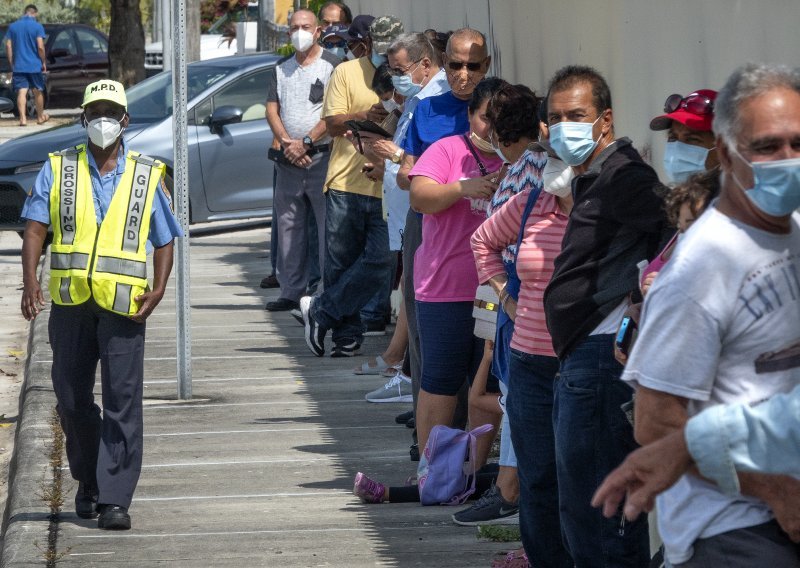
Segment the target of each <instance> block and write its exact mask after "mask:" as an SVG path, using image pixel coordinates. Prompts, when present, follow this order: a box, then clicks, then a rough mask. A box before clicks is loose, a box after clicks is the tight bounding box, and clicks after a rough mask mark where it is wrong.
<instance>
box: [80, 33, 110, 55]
mask: <svg viewBox="0 0 800 568" xmlns="http://www.w3.org/2000/svg"><path fill="white" fill-rule="evenodd" d="M75 35H76V36H77V37H78V43H80V44H81V50H82V51H83V54H84V55H92V54H98V55H105V54H106V52H107V51H108V46H107V45H106V44H105V42H104V41H103V40H102V38H101V37H100V36H98V35H95V34H93V33H92V32H89V31H86V30H75Z"/></svg>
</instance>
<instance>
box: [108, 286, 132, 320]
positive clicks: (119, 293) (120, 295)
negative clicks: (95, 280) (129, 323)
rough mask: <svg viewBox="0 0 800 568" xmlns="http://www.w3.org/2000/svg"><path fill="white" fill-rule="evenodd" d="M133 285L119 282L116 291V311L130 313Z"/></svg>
mask: <svg viewBox="0 0 800 568" xmlns="http://www.w3.org/2000/svg"><path fill="white" fill-rule="evenodd" d="M132 288H133V287H132V286H131V285H129V284H120V283H119V282H117V284H116V290H115V292H114V304H113V306H114V309H113V311H115V312H121V313H128V310H129V307H130V305H131V289H132Z"/></svg>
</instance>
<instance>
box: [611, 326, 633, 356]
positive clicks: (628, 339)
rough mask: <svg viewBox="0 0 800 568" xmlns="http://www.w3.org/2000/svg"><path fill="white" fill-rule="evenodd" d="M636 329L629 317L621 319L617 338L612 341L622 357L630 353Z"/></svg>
mask: <svg viewBox="0 0 800 568" xmlns="http://www.w3.org/2000/svg"><path fill="white" fill-rule="evenodd" d="M637 329H638V326H637V325H636V322H635V321H634V320H633V318H631V316H625V317H624V318H622V323H621V324H619V330H618V331H617V337H616V338H615V339H614V343H615V344H616V345H617V349H619V350H620V351H621V352H622V354H623V355H628V354H629V353H630V351H631V348H632V347H633V342H634V341H636V331H637Z"/></svg>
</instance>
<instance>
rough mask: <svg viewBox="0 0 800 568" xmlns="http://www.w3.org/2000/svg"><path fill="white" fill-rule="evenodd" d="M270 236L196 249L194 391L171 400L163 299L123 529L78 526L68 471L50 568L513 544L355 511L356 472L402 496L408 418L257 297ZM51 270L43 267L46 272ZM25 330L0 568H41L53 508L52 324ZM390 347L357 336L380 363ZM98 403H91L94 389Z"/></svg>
mask: <svg viewBox="0 0 800 568" xmlns="http://www.w3.org/2000/svg"><path fill="white" fill-rule="evenodd" d="M265 232H266V231H265V230H264V229H257V230H249V231H241V232H229V233H224V234H216V235H206V236H200V237H192V253H191V256H192V276H191V282H192V311H191V318H192V348H193V360H192V364H193V374H194V380H193V394H194V398H193V400H192V401H189V402H177V401H176V400H175V399H176V359H175V302H174V291H173V288H172V286H170V287H169V291H168V294H167V296H166V297H165V299H164V301H163V302H162V304H161V305H160V306H159V308H158V309H157V310H156V312H155V313H154V315H153V316H151V318H150V320H149V324H148V330H147V351H146V355H145V369H146V371H145V385H144V386H145V398H146V402H145V404H146V406H145V413H144V419H145V459H144V469H143V472H142V477H141V481H140V483H139V487H138V490H137V493H136V495H135V497H134V502H133V504H132V506H131V511H130V512H131V516H132V519H133V529H132V530H131V531H128V532H123V533H112V532H105V531H99V530H98V529H97V528H96V521H86V520H82V519H79V518H78V517H76V516H75V514H74V511H73V505H72V498H73V496H74V491H75V484H74V482H73V481H72V479H71V478H70V477H69V474H68V472H66V471H65V472H64V474H65V484H64V485H65V503H64V506H63V509H62V512H61V513H60V514H59V515H58V524H57V528H58V532H57V542H56V551H57V557H58V559H59V565H63V566H78V565H80V566H113V565H125V566H136V567H149V566H163V565H169V566H170V567H173V566H174V567H184V566H186V567H190V566H191V567H198V566H201V567H204V566H210V567H212V566H213V567H216V566H237V567H241V566H247V567H249V566H290V567H293V566H343V567H344V566H348V567H349V566H437V567H438V566H442V567H447V566H453V567H456V566H459V567H461V566H476V567H480V566H488V565H489V564H490V563H491V560H492V559H493V558H495V557H496V556H495V554H497V553H498V552H500V551H506V550H509V549H510V548H513V547H515V546H517V545H516V543H511V544H508V543H499V544H498V543H488V542H483V541H478V540H477V538H476V531H475V529H474V528H469V527H459V526H456V525H454V524H453V523H452V522H451V521H450V515H451V514H452V513H453V512H454V511H456V510H458V509H457V508H448V507H422V506H420V505H418V504H383V505H364V504H361V503H360V502H359V501H358V499H356V498H355V497H354V496H353V495H352V493H351V490H352V480H353V476H354V475H355V473H356V472H357V471H364V472H366V473H367V474H368V475H370V476H372V477H374V478H376V479H379V480H383V481H386V482H389V483H391V484H394V485H402V484H403V482H404V480H405V479H406V477H408V476H409V475H411V474H413V473H415V464H412V462H410V461H409V460H408V446H409V443H410V436H409V430H408V429H406V428H405V427H403V426H398V425H396V424H395V423H394V416H395V415H396V414H398V413H400V412H402V411H404V410H406V409H407V408H408V407H409V405H405V404H369V403H366V402H365V401H364V399H363V396H364V394H365V393H366V392H368V391H370V390H372V389H374V388H376V387H377V386H379V385H381V384H382V383H383V382H384V380H385V379H382V378H380V377H372V378H365V377H359V376H356V375H353V374H352V371H351V369H352V367H354V366H355V364H356V363H357V362H358V363H360V362H361V360H360V359H358V360H350V359H331V358H330V357H325V358H317V357H314V356H313V355H311V354H310V353H309V351H308V350H307V348H306V346H305V343H304V340H303V337H302V328H301V327H300V326H299V325H297V323H296V322H295V321H294V319H293V318H292V317H291V316H290V315H289V314H288V313H276V314H273V313H269V312H265V311H264V310H263V306H264V302H265V301H267V300H269V299H274V298H276V297H277V290H267V291H265V290H261V289H259V288H258V283H259V281H260V280H261V278H262V277H263V276H264V275H265V274H266V272H265V270H266V267H267V265H268V260H267V258H266V253H265V244H264V241H265ZM45 272H46V268H45ZM48 313H49V311H46V312H44V313H43V314H41V315H40V316H39V317H38V318H37V320H36V321H35V322H34V324H33V326H32V333H31V341H30V346H29V361H28V367H27V373H26V382H25V385H24V388H23V395H22V400H21V404H22V413H21V423H20V427H19V434H18V439H17V445H16V450H15V452H16V455H15V460H14V464H13V478H12V486H11V489H10V497H9V507H8V511H7V513H8V514H7V517H8V518H7V522H6V539H5V543H4V548H3V556H2V566H7V567H18V566H41V565H42V564H43V560H42V557H43V552H42V550H43V549H45V548H46V543H47V540H48V528H49V520H48V513H49V510H48V508H47V507H46V506H45V504H44V503H43V502H42V499H41V498H40V497H39V496H38V495H39V494H41V488H42V483H43V480H45V479H47V476H48V475H49V471H48V466H47V458H46V455H45V449H46V448H45V445H46V442H47V438H48V433H49V431H48V425H47V421H48V418H49V416H50V412H51V409H52V408H53V406H54V396H53V394H52V389H51V386H50V381H49V369H50V359H51V356H50V350H49V345H48V344H47V316H48ZM387 341H388V338H367V343H366V345H365V347H366V350H365V353H368V354H371V355H375V354H379V353H380V352H381V351H382V349H383V347H384V346H385V344H386V342H387ZM97 384H98V386H97V389H96V391H95V392H96V394H98V395H99V380H98V383H97Z"/></svg>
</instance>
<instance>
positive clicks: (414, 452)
mask: <svg viewBox="0 0 800 568" xmlns="http://www.w3.org/2000/svg"><path fill="white" fill-rule="evenodd" d="M408 454H409V455H410V456H411V461H412V462H418V461H419V444H411V448H410V449H409V450H408Z"/></svg>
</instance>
